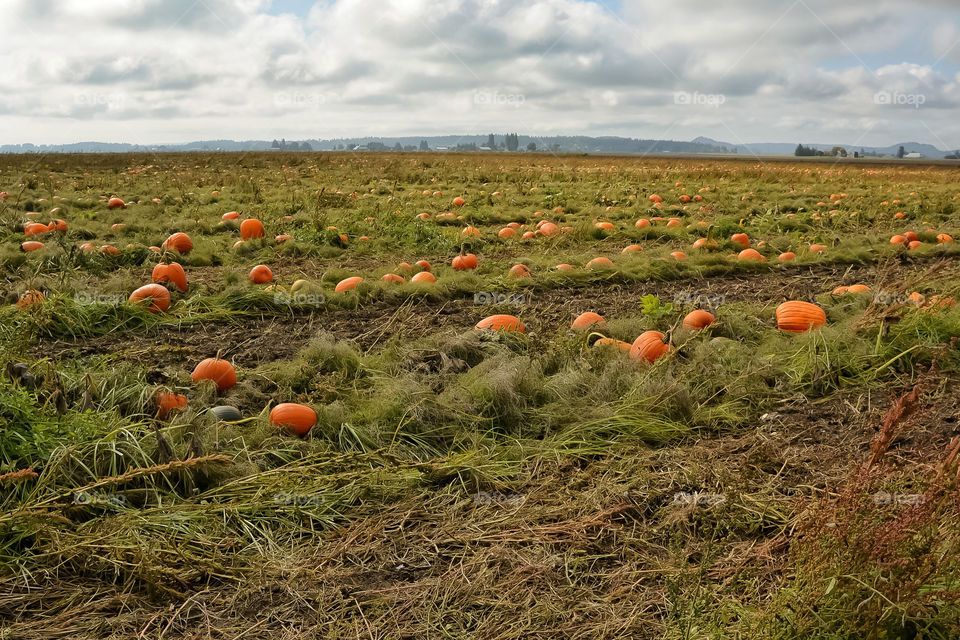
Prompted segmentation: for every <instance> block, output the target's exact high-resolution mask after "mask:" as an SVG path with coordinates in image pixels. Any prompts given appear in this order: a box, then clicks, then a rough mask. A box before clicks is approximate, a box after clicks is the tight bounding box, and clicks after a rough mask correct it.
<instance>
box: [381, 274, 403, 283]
mask: <svg viewBox="0 0 960 640" xmlns="http://www.w3.org/2000/svg"><path fill="white" fill-rule="evenodd" d="M380 279H381V280H383V281H384V282H394V283H396V284H403V283H404V282H406V280H404V279H403V276H398V275H397V274H395V273H385V274H383V277H382V278H380Z"/></svg>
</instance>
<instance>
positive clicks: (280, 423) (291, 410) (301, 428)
mask: <svg viewBox="0 0 960 640" xmlns="http://www.w3.org/2000/svg"><path fill="white" fill-rule="evenodd" d="M270 423H271V424H272V425H273V426H275V427H284V428H286V429H289V430H290V431H291V432H292V433H294V434H296V435H298V436H300V437H301V438H302V437H303V436H305V435H307V433H309V432H310V429H312V428H313V425H315V424H317V412H316V411H314V410H313V409H311V408H310V407H308V406H306V405H302V404H295V403H292V402H284V403H282V404H278V405H277V406H275V407H274V408H273V409H271V410H270Z"/></svg>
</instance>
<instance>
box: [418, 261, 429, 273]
mask: <svg viewBox="0 0 960 640" xmlns="http://www.w3.org/2000/svg"><path fill="white" fill-rule="evenodd" d="M416 265H417V266H418V267H420V271H430V263H429V262H427V261H426V260H417V262H416Z"/></svg>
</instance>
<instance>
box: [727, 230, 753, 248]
mask: <svg viewBox="0 0 960 640" xmlns="http://www.w3.org/2000/svg"><path fill="white" fill-rule="evenodd" d="M730 242H733V243H736V244H738V245H740V246H741V247H743V248H744V249H749V248H750V236H748V235H747V234H745V233H735V234H733V235H732V236H730Z"/></svg>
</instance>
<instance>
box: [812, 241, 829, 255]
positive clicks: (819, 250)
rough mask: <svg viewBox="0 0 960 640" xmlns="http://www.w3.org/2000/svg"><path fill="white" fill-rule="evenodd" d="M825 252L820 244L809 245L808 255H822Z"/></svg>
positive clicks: (824, 248)
mask: <svg viewBox="0 0 960 640" xmlns="http://www.w3.org/2000/svg"><path fill="white" fill-rule="evenodd" d="M826 250H827V248H826V247H825V246H823V245H822V244H816V243H814V244H811V245H810V253H823V252H824V251H826Z"/></svg>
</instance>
